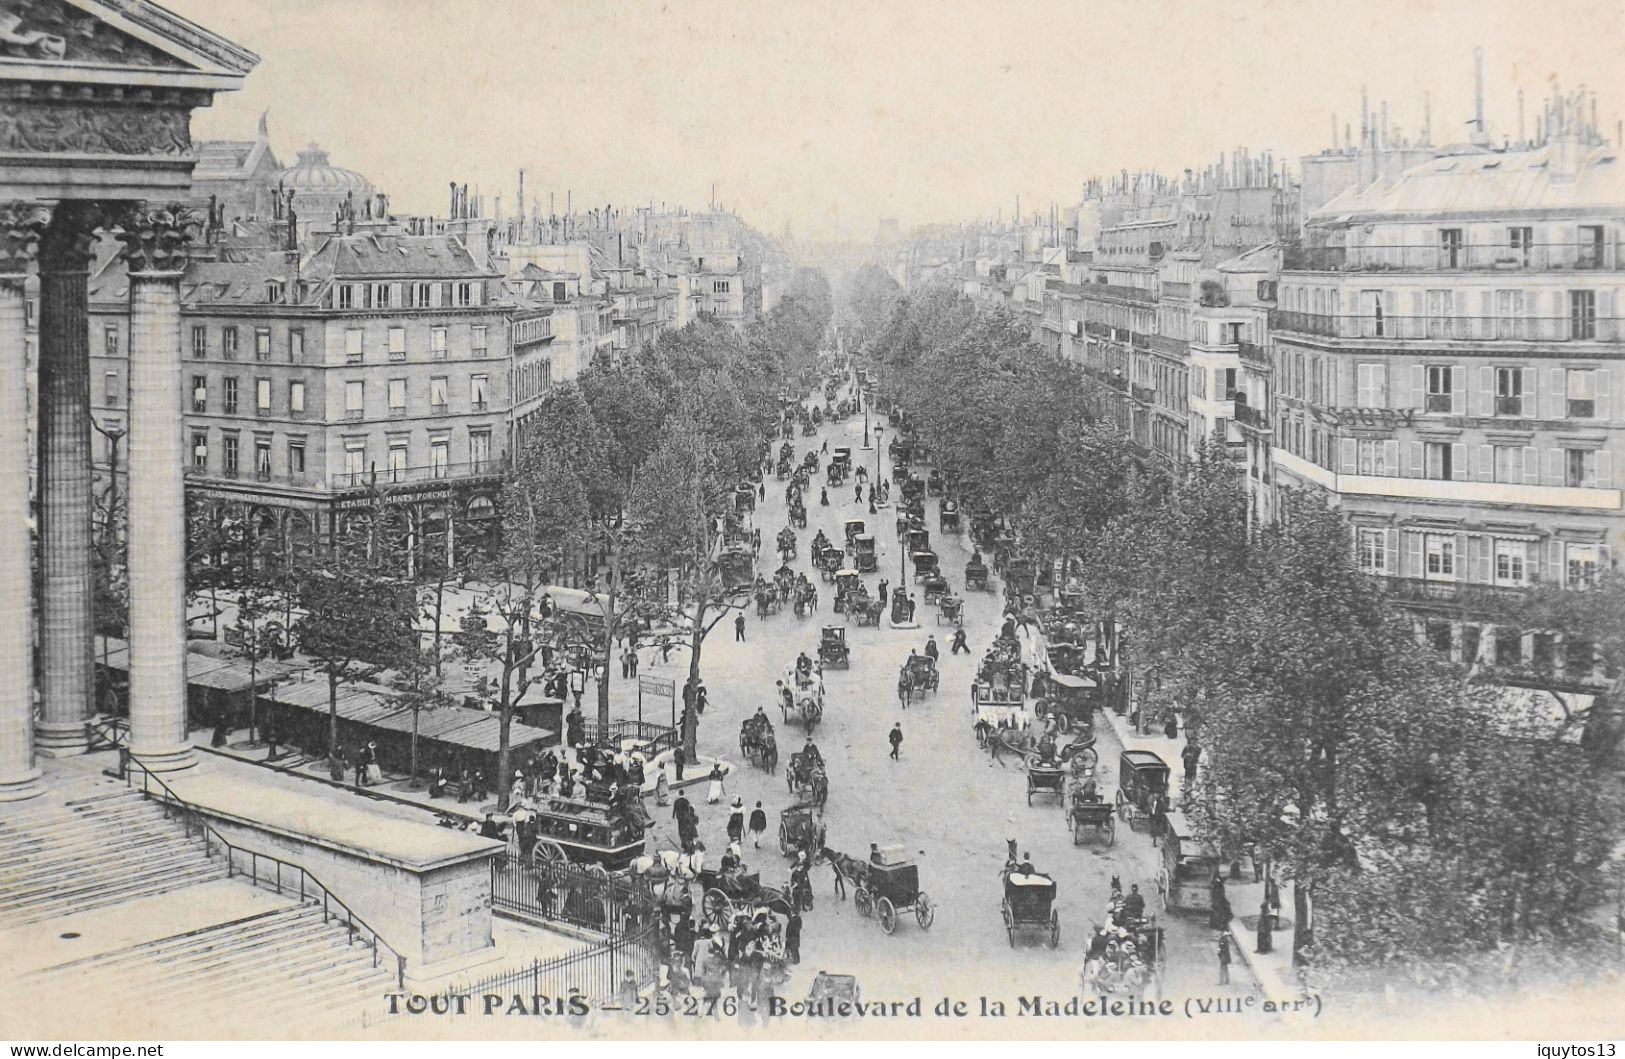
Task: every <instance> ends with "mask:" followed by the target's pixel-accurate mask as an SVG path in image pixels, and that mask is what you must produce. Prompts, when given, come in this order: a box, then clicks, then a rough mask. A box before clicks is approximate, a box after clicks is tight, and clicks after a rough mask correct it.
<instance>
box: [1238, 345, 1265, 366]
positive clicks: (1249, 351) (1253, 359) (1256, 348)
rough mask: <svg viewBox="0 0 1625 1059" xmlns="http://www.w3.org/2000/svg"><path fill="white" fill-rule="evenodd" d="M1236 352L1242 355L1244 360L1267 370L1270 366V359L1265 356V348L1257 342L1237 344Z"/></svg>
mask: <svg viewBox="0 0 1625 1059" xmlns="http://www.w3.org/2000/svg"><path fill="white" fill-rule="evenodd" d="M1236 352H1237V353H1238V354H1240V356H1241V359H1242V360H1245V361H1248V362H1250V363H1253V364H1257V365H1258V366H1260V367H1264V368H1267V367H1269V365H1270V362H1269V358H1268V357H1266V356H1265V355H1264V347H1263V346H1260V345H1259V344H1258V343H1256V342H1237V343H1236Z"/></svg>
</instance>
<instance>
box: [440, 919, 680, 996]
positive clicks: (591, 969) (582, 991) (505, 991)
mask: <svg viewBox="0 0 1625 1059" xmlns="http://www.w3.org/2000/svg"><path fill="white" fill-rule="evenodd" d="M659 930H660V924H659V923H650V924H648V925H647V926H645V927H644V928H642V930H641V931H639V933H637V934H636V935H630V936H625V937H619V938H611V939H610V940H609V941H606V942H603V943H601V944H598V945H593V946H589V947H588V948H584V949H580V950H578V951H576V952H572V953H568V954H567V955H564V956H557V957H554V958H553V959H551V960H535V961H533V962H532V963H531V964H530V965H529V966H527V967H520V968H517V969H515V970H511V971H504V972H502V973H500V974H496V975H492V976H490V977H488V978H482V979H480V980H479V981H477V982H471V983H469V984H467V985H463V986H459V987H457V988H455V989H450V990H447V995H451V996H458V995H462V996H479V995H483V994H486V993H495V994H498V995H504V996H506V995H519V996H547V997H560V998H569V997H573V996H579V997H582V998H584V999H587V1000H599V1001H602V1000H607V999H610V998H612V997H614V996H616V994H617V991H618V990H619V989H620V986H621V982H622V981H623V980H624V979H625V977H626V972H627V971H631V972H632V976H633V979H634V980H635V981H636V982H637V984H638V985H639V987H642V986H644V985H648V984H649V983H651V982H653V981H654V980H655V977H656V975H658V974H659V973H660V939H659Z"/></svg>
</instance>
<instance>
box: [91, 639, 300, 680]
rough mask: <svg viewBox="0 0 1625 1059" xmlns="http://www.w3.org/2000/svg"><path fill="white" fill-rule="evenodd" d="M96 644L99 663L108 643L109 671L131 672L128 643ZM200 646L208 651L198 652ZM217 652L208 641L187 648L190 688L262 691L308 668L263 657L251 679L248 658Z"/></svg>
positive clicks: (119, 640) (297, 663)
mask: <svg viewBox="0 0 1625 1059" xmlns="http://www.w3.org/2000/svg"><path fill="white" fill-rule="evenodd" d="M96 641H97V642H96V661H97V662H98V663H102V662H103V661H104V660H103V657H102V652H103V646H104V644H105V647H106V659H105V664H106V666H107V668H108V669H111V670H113V671H115V672H119V673H127V672H129V669H130V647H129V644H128V643H127V642H125V641H124V640H121V639H119V638H118V637H116V636H98V637H97V638H96ZM206 645H207V646H206ZM200 647H206V649H204V650H199V649H198V648H200ZM218 650H219V645H217V644H216V643H215V642H214V641H208V640H204V641H198V642H197V643H196V646H191V645H189V646H188V649H187V657H186V682H187V683H188V684H189V685H191V686H192V687H197V688H209V689H210V690H212V691H225V692H237V691H247V690H248V688H249V686H250V685H251V684H254V683H257V684H258V685H259V686H260V687H261V688H265V687H269V686H270V685H272V684H275V683H278V682H280V681H284V680H287V679H288V678H289V677H291V676H294V675H295V674H297V673H300V672H303V671H304V670H305V668H306V666H305V664H304V663H302V662H278V661H276V660H275V659H271V658H262V659H260V660H259V662H258V663H256V664H254V666H253V667H252V668H253V672H252V676H251V675H250V664H249V661H248V659H246V658H244V657H243V656H241V655H239V654H235V653H233V654H225V653H217V651H218Z"/></svg>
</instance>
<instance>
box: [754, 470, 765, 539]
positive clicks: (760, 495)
mask: <svg viewBox="0 0 1625 1059" xmlns="http://www.w3.org/2000/svg"><path fill="white" fill-rule="evenodd" d="M756 499H758V500H766V499H767V483H766V482H763V483H762V484H761V485H759V486H757V487H756ZM758 542H760V538H758Z"/></svg>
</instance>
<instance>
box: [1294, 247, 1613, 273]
mask: <svg viewBox="0 0 1625 1059" xmlns="http://www.w3.org/2000/svg"><path fill="white" fill-rule="evenodd" d="M1281 267H1282V269H1283V270H1284V271H1288V272H1565V271H1575V272H1589V271H1613V270H1617V269H1619V268H1621V267H1622V262H1621V255H1620V254H1619V253H1618V251H1617V249H1616V248H1615V247H1614V246H1612V245H1610V244H1608V243H1596V242H1584V243H1472V244H1466V243H1462V244H1457V245H1454V246H1452V245H1450V244H1448V243H1443V242H1440V243H1428V244H1422V245H1410V246H1298V247H1287V248H1286V249H1285V250H1284V251H1283V253H1282V260H1281Z"/></svg>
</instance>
